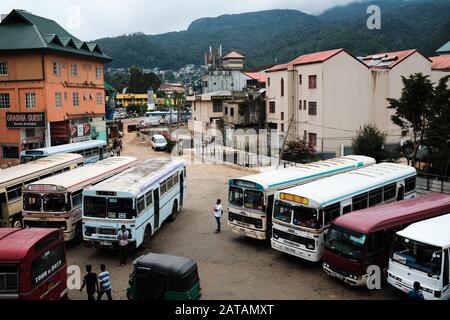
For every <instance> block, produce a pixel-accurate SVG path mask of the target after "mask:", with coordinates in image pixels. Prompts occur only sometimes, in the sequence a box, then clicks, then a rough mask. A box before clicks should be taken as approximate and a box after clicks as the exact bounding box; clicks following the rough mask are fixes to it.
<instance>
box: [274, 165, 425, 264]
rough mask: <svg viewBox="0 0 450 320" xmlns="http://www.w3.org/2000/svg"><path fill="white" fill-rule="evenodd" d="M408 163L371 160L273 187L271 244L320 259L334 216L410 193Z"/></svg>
mask: <svg viewBox="0 0 450 320" xmlns="http://www.w3.org/2000/svg"><path fill="white" fill-rule="evenodd" d="M416 175H417V172H416V170H415V169H414V168H412V167H409V166H406V165H401V164H394V163H383V164H376V165H373V166H370V167H366V168H363V169H359V170H355V171H350V172H346V173H342V174H339V175H336V176H333V177H329V178H325V179H321V180H318V181H314V182H311V183H308V184H306V185H302V186H298V187H294V188H290V189H287V190H283V191H280V192H277V194H276V196H275V207H274V211H273V232H272V233H273V234H272V241H271V242H272V248H274V249H275V250H279V251H282V252H285V253H288V254H291V255H294V256H297V257H300V258H303V259H306V260H310V261H313V262H318V261H320V260H321V259H322V255H323V246H324V234H325V233H326V231H327V230H328V228H329V226H330V224H331V222H332V221H333V220H334V219H336V218H337V217H339V216H341V215H343V214H347V213H349V212H352V211H357V210H361V209H365V208H368V207H374V206H377V205H380V204H383V203H389V202H393V201H396V200H404V199H409V198H414V197H415V196H416Z"/></svg>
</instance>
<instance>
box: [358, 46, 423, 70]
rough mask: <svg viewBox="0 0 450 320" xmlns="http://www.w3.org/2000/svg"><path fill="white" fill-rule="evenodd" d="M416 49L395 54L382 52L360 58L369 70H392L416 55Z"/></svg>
mask: <svg viewBox="0 0 450 320" xmlns="http://www.w3.org/2000/svg"><path fill="white" fill-rule="evenodd" d="M416 52H417V50H416V49H411V50H404V51H396V52H383V53H376V54H372V55H368V56H366V57H362V58H360V60H361V61H362V62H364V63H365V64H366V65H367V66H368V67H369V68H373V69H392V68H393V67H395V66H396V65H398V64H399V63H400V62H402V61H403V60H405V59H406V58H408V57H409V56H411V55H412V54H414V53H416Z"/></svg>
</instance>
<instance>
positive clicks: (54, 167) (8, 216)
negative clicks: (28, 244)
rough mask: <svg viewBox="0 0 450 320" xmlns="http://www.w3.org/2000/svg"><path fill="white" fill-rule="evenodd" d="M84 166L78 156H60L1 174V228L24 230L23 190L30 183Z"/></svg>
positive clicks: (9, 169) (37, 161) (23, 165)
mask: <svg viewBox="0 0 450 320" xmlns="http://www.w3.org/2000/svg"><path fill="white" fill-rule="evenodd" d="M80 166H83V157H82V156H80V155H78V154H59V155H56V156H51V157H48V158H45V159H39V160H36V161H33V162H30V163H26V164H21V165H18V166H14V167H11V168H8V169H4V170H2V171H1V173H0V227H14V228H22V188H23V187H24V186H26V185H28V184H30V183H33V182H35V181H38V180H40V179H45V178H48V177H51V176H53V175H57V174H60V173H63V172H66V171H69V170H72V169H75V168H77V167H80Z"/></svg>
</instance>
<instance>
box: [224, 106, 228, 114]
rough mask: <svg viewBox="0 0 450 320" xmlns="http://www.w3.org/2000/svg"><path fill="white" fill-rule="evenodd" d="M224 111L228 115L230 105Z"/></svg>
mask: <svg viewBox="0 0 450 320" xmlns="http://www.w3.org/2000/svg"><path fill="white" fill-rule="evenodd" d="M224 113H225V115H228V107H225V109H224Z"/></svg>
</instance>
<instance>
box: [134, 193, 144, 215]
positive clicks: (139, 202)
mask: <svg viewBox="0 0 450 320" xmlns="http://www.w3.org/2000/svg"><path fill="white" fill-rule="evenodd" d="M136 208H137V212H138V213H141V212H142V211H144V209H145V197H144V196H142V197H140V198H138V199H137V206H136Z"/></svg>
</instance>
